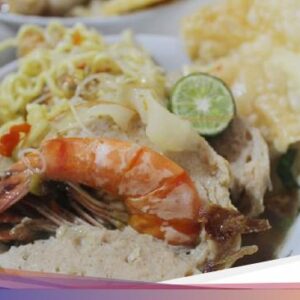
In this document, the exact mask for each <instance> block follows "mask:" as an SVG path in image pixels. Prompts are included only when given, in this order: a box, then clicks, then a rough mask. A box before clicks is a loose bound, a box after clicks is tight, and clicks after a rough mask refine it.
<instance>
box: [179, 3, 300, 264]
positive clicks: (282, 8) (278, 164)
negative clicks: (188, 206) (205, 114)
mask: <svg viewBox="0 0 300 300" xmlns="http://www.w3.org/2000/svg"><path fill="white" fill-rule="evenodd" d="M299 12H300V1H298V0H287V1H284V2H283V1H276V0H266V1H259V0H245V1H240V0H224V1H216V2H214V3H210V4H208V5H205V6H203V7H201V8H200V7H199V10H198V11H196V12H194V13H192V14H191V15H190V16H187V17H186V18H185V19H184V21H183V27H182V34H183V38H184V41H185V44H186V49H187V51H188V54H189V56H190V58H191V60H192V62H191V63H190V65H189V66H185V67H184V68H183V72H182V73H183V75H184V76H188V75H189V74H194V73H197V72H204V73H207V74H209V75H211V76H216V77H218V78H220V79H221V80H223V81H224V82H225V83H226V84H227V85H228V87H229V88H230V89H231V91H232V93H233V98H234V99H235V102H236V109H237V111H236V112H237V117H236V118H235V119H234V121H233V122H232V123H231V124H230V126H229V127H228V128H227V129H226V130H225V131H223V132H222V133H221V134H219V135H218V136H217V137H215V138H212V139H209V143H210V145H211V146H212V147H213V148H214V150H215V151H216V152H217V153H218V154H220V155H221V156H223V157H224V158H226V159H227V160H228V162H229V163H230V170H231V173H232V175H233V181H232V184H231V188H230V192H231V198H232V200H233V203H234V204H235V205H236V206H237V207H238V208H239V210H240V211H242V212H243V213H244V214H246V215H249V216H256V215H259V214H261V213H262V212H263V211H264V216H267V217H268V219H269V220H271V225H272V227H273V228H272V230H271V233H266V234H262V235H259V236H260V242H258V244H259V245H265V246H263V247H262V248H263V249H265V250H263V251H262V252H261V253H262V255H261V257H260V258H259V259H261V260H265V259H266V257H269V258H270V259H272V258H276V257H277V253H276V252H274V253H273V254H270V251H269V250H268V249H266V248H268V247H269V246H268V245H271V244H272V245H274V246H272V247H273V250H272V251H274V249H275V251H276V248H277V249H278V247H279V245H280V244H281V243H282V242H283V240H284V239H285V237H286V235H287V230H288V229H289V227H290V226H291V224H293V221H294V220H295V218H296V217H297V214H298V211H299V201H298V194H299V193H298V189H299V178H300V177H299V174H300V172H299V170H300V169H299V166H300V164H299V161H300V160H299V157H300V155H299V142H300V130H299V129H300V121H299V120H300V118H299V103H300V102H299V101H300V100H299V99H300V92H299V87H300V82H299V70H300V67H299V62H300V60H299V58H300V56H299V55H300V52H299V49H300V48H299V46H300V43H299V37H298V34H297V32H298V29H299V22H298V19H299ZM254 178H255V179H254ZM278 237H279V238H278ZM249 241H250V243H255V242H256V240H255V238H254V237H253V238H251V239H250V240H249ZM257 241H258V240H257ZM266 243H268V245H267V244H266Z"/></svg>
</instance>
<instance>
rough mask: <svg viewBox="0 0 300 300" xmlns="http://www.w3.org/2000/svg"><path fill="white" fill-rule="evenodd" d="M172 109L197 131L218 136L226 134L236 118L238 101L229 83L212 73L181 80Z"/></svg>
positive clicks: (174, 90) (175, 92)
mask: <svg viewBox="0 0 300 300" xmlns="http://www.w3.org/2000/svg"><path fill="white" fill-rule="evenodd" d="M171 110H172V111H173V113H175V114H176V115H179V116H180V117H181V118H183V119H185V120H188V121H190V122H191V123H192V125H193V127H194V128H195V129H196V130H197V132H198V133H199V134H201V135H204V136H214V135H217V134H219V133H221V132H222V131H224V130H225V129H226V128H227V127H228V126H229V124H230V122H231V121H232V119H233V118H234V115H235V102H234V98H233V95H232V93H231V91H230V89H229V88H228V87H227V86H226V84H225V83H224V82H223V81H222V80H220V79H219V78H216V77H214V76H211V75H209V74H204V73H195V74H191V75H188V76H186V77H183V78H182V79H180V80H179V81H178V82H177V83H176V85H175V87H174V89H173V91H172V95H171Z"/></svg>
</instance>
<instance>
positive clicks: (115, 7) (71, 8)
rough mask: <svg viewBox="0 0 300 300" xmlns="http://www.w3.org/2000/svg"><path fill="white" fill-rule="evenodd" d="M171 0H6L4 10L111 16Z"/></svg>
mask: <svg viewBox="0 0 300 300" xmlns="http://www.w3.org/2000/svg"><path fill="white" fill-rule="evenodd" d="M167 1H170V0H106V1H104V0H64V1H61V0H4V1H2V2H3V3H2V11H3V12H7V11H9V12H12V13H17V14H24V15H41V16H47V15H48V16H49V15H50V16H81V17H82V16H101V15H102V16H111V15H122V14H127V13H130V12H133V11H136V10H141V9H145V8H147V7H149V6H153V5H157V4H160V3H164V2H167Z"/></svg>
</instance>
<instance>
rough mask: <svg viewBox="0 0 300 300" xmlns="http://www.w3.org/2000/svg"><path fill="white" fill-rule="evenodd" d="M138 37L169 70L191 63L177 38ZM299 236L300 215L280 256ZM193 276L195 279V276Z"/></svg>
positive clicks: (295, 246)
mask: <svg viewBox="0 0 300 300" xmlns="http://www.w3.org/2000/svg"><path fill="white" fill-rule="evenodd" d="M105 39H106V40H107V41H108V42H115V41H116V40H118V39H119V37H118V36H107V37H106V38H105ZM136 39H137V41H138V42H139V43H140V44H141V45H142V46H143V47H144V48H145V49H146V50H147V51H148V52H149V53H151V54H152V56H153V58H154V59H155V61H156V62H157V63H158V64H159V65H161V66H162V67H163V68H164V69H165V70H167V71H176V70H180V69H181V67H182V66H183V65H185V64H187V63H189V60H188V58H187V56H186V55H185V52H184V50H183V45H182V42H181V41H180V40H179V39H177V38H174V37H166V36H159V35H137V37H136ZM170 49H172V51H171V52H170ZM17 66H18V62H17V61H13V62H11V63H9V64H7V65H6V66H4V67H2V68H0V81H1V80H2V79H3V78H4V77H5V76H6V75H8V74H9V73H11V72H13V71H15V70H16V69H17ZM299 236H300V217H299V218H298V219H297V220H296V222H295V223H294V225H293V226H292V228H291V230H290V231H289V233H288V234H287V236H286V240H285V243H284V244H283V245H282V247H281V250H280V251H279V252H278V258H283V257H286V256H290V255H299V254H300V243H299ZM200 276H201V275H200ZM193 278H194V279H195V276H194V277H193ZM187 280H188V279H185V282H186V283H187Z"/></svg>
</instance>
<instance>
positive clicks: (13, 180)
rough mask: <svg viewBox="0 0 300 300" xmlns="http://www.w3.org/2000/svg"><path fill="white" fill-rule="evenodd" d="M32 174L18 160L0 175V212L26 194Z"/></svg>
mask: <svg viewBox="0 0 300 300" xmlns="http://www.w3.org/2000/svg"><path fill="white" fill-rule="evenodd" d="M32 176H33V173H32V172H31V171H30V170H29V169H28V168H27V167H26V166H25V165H24V164H23V163H22V162H19V163H17V164H15V165H14V166H13V167H12V168H11V169H10V170H8V171H6V172H5V173H4V175H3V176H2V177H0V213H3V212H5V211H6V210H7V209H8V208H10V207H11V206H13V205H14V204H15V203H17V202H18V201H20V200H21V199H22V198H23V197H24V196H26V194H28V192H29V190H30V183H31V179H32Z"/></svg>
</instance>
